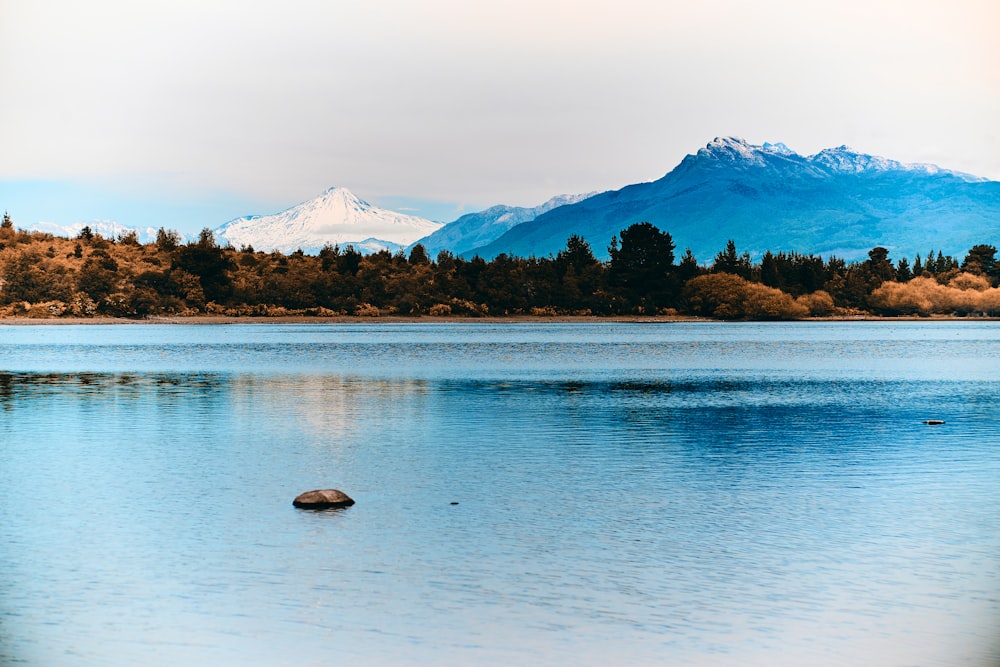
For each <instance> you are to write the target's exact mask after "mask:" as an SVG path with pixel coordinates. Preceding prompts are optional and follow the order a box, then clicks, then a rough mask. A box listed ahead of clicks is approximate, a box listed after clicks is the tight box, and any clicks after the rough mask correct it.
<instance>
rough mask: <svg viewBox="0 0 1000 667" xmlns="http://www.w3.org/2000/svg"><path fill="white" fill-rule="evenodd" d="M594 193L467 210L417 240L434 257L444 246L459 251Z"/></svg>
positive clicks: (471, 247)
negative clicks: (535, 202) (482, 209)
mask: <svg viewBox="0 0 1000 667" xmlns="http://www.w3.org/2000/svg"><path fill="white" fill-rule="evenodd" d="M594 194H595V193H593V192H591V193H589V194H580V195H557V196H555V197H552V198H551V199H549V200H548V201H546V202H545V203H543V204H540V205H538V206H535V207H533V208H526V207H521V206H504V205H499V206H491V207H490V208H488V209H486V210H484V211H478V212H476V213H468V214H466V215H463V216H462V217H460V218H458V219H457V220H455V221H454V222H449V223H448V224H447V225H445V226H444V227H442V228H441V229H439V230H437V231H436V232H434V233H433V234H431V235H429V236H425V237H424V238H422V239H420V240H419V241H418V243H420V244H421V245H423V246H424V248H426V250H427V252H428V253H429V254H430V255H431V256H432V257H433V256H435V255H437V253H439V252H440V251H442V250H447V251H449V252H452V253H454V254H456V255H459V254H461V253H464V252H467V251H469V250H472V249H473V248H477V247H479V246H482V245H485V244H487V243H490V242H491V241H493V240H495V239H497V238H499V237H500V236H501V235H502V234H503V233H504V232H506V231H507V230H509V229H511V228H513V227H516V226H517V225H520V224H522V223H525V222H530V221H532V220H534V219H535V218H537V217H538V216H540V215H541V214H543V213H547V212H548V211H551V210H552V209H554V208H558V207H560V206H565V205H566V204H575V203H576V202H578V201H582V200H584V199H586V198H587V197H590V196H593V195H594Z"/></svg>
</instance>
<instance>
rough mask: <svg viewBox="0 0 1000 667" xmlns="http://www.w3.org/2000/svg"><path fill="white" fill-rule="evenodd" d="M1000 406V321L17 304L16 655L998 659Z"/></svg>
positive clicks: (13, 659)
mask: <svg viewBox="0 0 1000 667" xmlns="http://www.w3.org/2000/svg"><path fill="white" fill-rule="evenodd" d="M998 399H1000V325H998V324H997V323H990V322H981V323H976V322H901V323H886V322H877V323H876V322H849V323H794V324H721V323H719V324H715V323H658V324H642V323H612V322H598V323H511V324H491V323H447V324H440V323H433V324H402V323H397V324H385V323H364V324H357V325H355V324H336V325H323V324H312V325H281V324H262V325H258V324H240V325H220V326H207V325H190V326H189V325H109V326H67V325H56V326H0V664H2V665H5V666H6V665H22V664H23V665H42V666H52V665H57V666H58V665H106V666H117V665H122V666H125V665H128V666H132V665H163V666H168V665H169V666H174V665H213V666H220V665H221V666H227V665H239V666H241V667H243V666H245V665H295V666H296V667H298V666H302V665H376V666H378V665H503V666H504V667H507V666H509V665H511V664H517V665H582V666H589V665H602V666H603V665H667V664H672V665H726V666H729V665H741V666H744V665H795V666H799V665H813V666H822V665H838V666H839V665H866V666H883V665H886V666H888V665H893V666H897V665H898V666H903V665H942V666H945V665H947V666H949V667H950V666H954V665H971V666H975V667H995V666H996V665H1000V641H998V639H1000V409H998ZM925 419H943V420H945V421H946V423H945V424H944V425H941V426H927V425H924V424H923V423H922V422H923V421H924V420H925ZM326 487H336V488H340V489H342V490H344V491H346V492H347V493H348V494H350V495H351V496H353V497H354V498H355V500H356V501H357V504H356V505H355V506H353V507H351V508H349V509H346V510H340V511H325V512H310V511H301V510H296V509H294V508H293V507H292V504H291V501H292V499H293V498H294V497H295V496H296V495H297V494H298V493H300V492H302V491H305V490H309V489H313V488H326ZM453 503H458V504H453Z"/></svg>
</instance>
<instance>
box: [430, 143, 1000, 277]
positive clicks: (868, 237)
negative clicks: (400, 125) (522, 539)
mask: <svg viewBox="0 0 1000 667" xmlns="http://www.w3.org/2000/svg"><path fill="white" fill-rule="evenodd" d="M641 221H648V222H651V223H653V224H654V225H656V226H657V227H659V228H660V229H661V230H663V231H667V232H669V233H670V234H671V236H672V237H673V239H674V242H675V244H676V246H677V248H678V251H683V249H684V248H690V249H691V250H692V252H693V253H694V255H695V257H696V258H697V259H698V260H699V262H701V263H707V262H709V261H710V260H711V259H712V258H713V257H714V256H715V254H716V253H718V252H719V251H720V250H722V249H723V248H724V247H725V245H726V242H727V241H728V240H729V239H733V240H734V241H735V242H736V244H737V247H738V249H739V251H740V252H749V253H750V255H751V256H754V257H759V256H760V255H761V254H763V252H764V251H766V250H771V251H774V252H778V251H786V252H799V253H803V254H817V255H822V256H824V257H829V256H831V255H836V256H838V257H841V258H843V259H847V260H854V259H860V258H864V257H865V256H866V255H867V252H868V251H869V250H870V249H871V248H873V247H875V246H884V247H886V248H888V249H889V250H890V252H891V256H893V257H895V258H899V257H903V256H906V257H909V258H911V259H912V258H913V256H914V255H916V254H923V255H926V253H927V252H928V251H929V250H930V249H934V250H939V251H943V252H944V253H945V254H951V255H955V256H959V257H961V256H964V253H965V252H966V251H968V249H969V248H971V247H972V246H973V245H975V244H978V243H993V244H995V243H996V242H997V240H998V239H997V237H998V236H1000V182H997V181H989V180H987V179H983V178H978V177H976V176H972V175H969V174H964V173H960V172H955V171H948V170H945V169H941V168H939V167H936V166H934V165H926V164H904V163H901V162H897V161H895V160H890V159H887V158H882V157H878V156H873V155H868V154H865V153H859V152H856V151H854V150H852V149H850V148H848V147H846V146H841V147H839V148H829V149H825V150H823V151H820V152H819V153H817V154H815V155H811V156H803V155H799V154H798V153H796V152H794V151H792V150H790V149H789V148H788V147H787V146H785V145H784V144H780V143H775V144H768V143H765V144H764V145H762V146H756V145H752V144H749V143H747V142H745V141H743V140H742V139H738V138H734V137H727V138H717V139H714V140H713V141H711V142H710V143H709V144H708V145H706V146H705V147H704V148H702V149H700V150H699V151H697V153H695V154H693V155H688V156H686V157H685V158H684V159H683V160H682V161H681V163H680V164H679V165H677V167H675V168H674V169H673V170H671V171H670V172H669V173H667V174H666V175H665V176H663V177H662V178H660V179H658V180H656V181H653V182H650V183H641V184H636V185H630V186H627V187H625V188H622V189H620V190H614V191H609V192H604V193H601V194H598V195H595V196H593V197H589V198H587V199H584V200H583V201H580V202H577V203H575V204H570V205H567V206H562V207H559V208H556V209H553V210H551V211H549V212H547V213H543V214H542V215H540V216H538V217H537V218H535V219H534V220H532V221H530V222H526V223H523V224H521V225H518V226H516V227H513V228H512V229H510V230H509V231H507V232H506V233H504V234H503V235H502V236H500V237H498V238H497V239H496V240H495V241H493V242H491V243H489V244H487V245H484V246H481V247H479V248H476V249H474V250H472V251H470V252H468V253H466V255H472V254H476V255H480V256H482V257H484V258H486V259H489V258H492V257H495V256H496V255H498V254H500V253H507V254H511V255H517V256H529V255H536V256H545V255H548V254H550V253H555V252H558V251H559V250H560V249H561V248H563V247H565V243H566V239H567V238H568V237H569V236H570V235H571V234H579V235H581V236H583V237H584V238H585V239H586V240H587V241H588V242H589V243H590V244H591V246H592V248H593V250H594V253H595V254H596V255H597V256H598V257H602V258H607V256H608V252H607V247H608V245H609V243H610V241H611V238H612V237H613V236H615V235H616V234H619V233H620V232H621V230H622V229H624V228H625V227H628V226H629V225H631V224H633V223H636V222H641ZM446 229H447V228H446Z"/></svg>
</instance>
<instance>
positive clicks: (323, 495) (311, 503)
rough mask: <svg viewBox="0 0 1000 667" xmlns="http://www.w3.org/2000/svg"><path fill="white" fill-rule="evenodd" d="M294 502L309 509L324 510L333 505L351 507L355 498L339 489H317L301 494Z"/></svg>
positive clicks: (297, 505)
mask: <svg viewBox="0 0 1000 667" xmlns="http://www.w3.org/2000/svg"><path fill="white" fill-rule="evenodd" d="M292 504H293V505H295V506H296V507H301V508H302V509H308V510H322V509H329V508H331V507H350V506H351V505H353V504H354V499H353V498H351V497H350V496H349V495H347V494H346V493H344V492H343V491H338V490H337V489H317V490H315V491H306V492H305V493H302V494H300V495H299V496H298V497H297V498H296V499H295V500H293V501H292Z"/></svg>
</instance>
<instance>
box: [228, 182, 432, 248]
mask: <svg viewBox="0 0 1000 667" xmlns="http://www.w3.org/2000/svg"><path fill="white" fill-rule="evenodd" d="M443 226H444V225H443V224H442V223H439V222H432V221H430V220H425V219H424V218H418V217H416V216H412V215H405V214H403V213H396V212H395V211H388V210H386V209H382V208H378V207H376V206H373V205H371V204H369V203H368V202H366V201H365V200H363V199H361V198H359V197H357V196H356V195H355V194H354V193H353V192H351V191H350V190H348V189H347V188H342V187H333V188H328V189H326V190H324V191H323V192H322V193H321V194H320V195H319V196H318V197H315V198H314V199H310V200H309V201H305V202H302V203H301V204H298V205H296V206H293V207H291V208H288V209H286V210H284V211H281V212H280V213H275V214H273V215H264V216H244V217H240V218H236V219H235V220H231V221H229V222H227V223H226V224H224V225H222V226H221V227H219V228H218V229H216V230H215V236H216V238H217V239H218V240H219V241H220V242H228V243H229V244H230V245H233V246H237V247H239V246H244V245H250V246H253V247H254V248H255V249H257V250H267V251H271V250H278V251H280V252H293V251H295V250H297V249H299V248H301V249H302V250H304V251H305V252H317V251H319V250H320V249H321V248H322V247H323V246H324V245H327V244H330V245H341V246H346V245H354V246H355V247H357V248H358V249H363V250H366V251H369V252H371V251H377V250H380V249H388V250H397V249H399V248H402V247H404V246H406V245H408V244H410V243H412V242H414V241H416V240H417V239H419V238H421V237H423V236H426V235H428V234H430V233H432V232H434V231H436V230H437V229H440V228H441V227H443Z"/></svg>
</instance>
